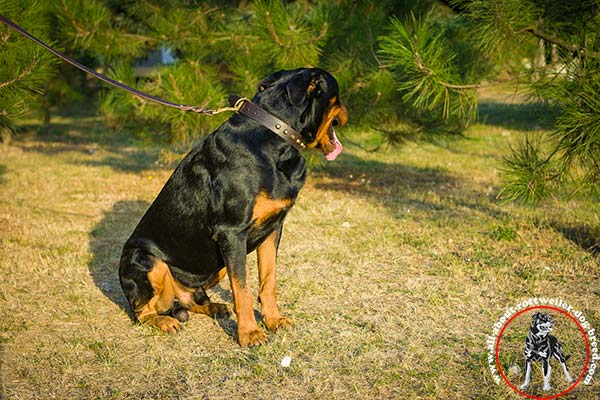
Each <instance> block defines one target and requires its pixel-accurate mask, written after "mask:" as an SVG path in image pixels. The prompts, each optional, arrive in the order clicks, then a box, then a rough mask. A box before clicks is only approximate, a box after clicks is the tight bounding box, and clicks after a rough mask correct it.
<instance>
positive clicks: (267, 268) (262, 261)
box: [256, 228, 293, 331]
mask: <svg viewBox="0 0 600 400" xmlns="http://www.w3.org/2000/svg"><path fill="white" fill-rule="evenodd" d="M280 234H281V228H279V229H276V230H275V231H273V232H272V233H271V234H270V235H269V236H268V237H267V238H266V239H265V241H264V242H262V243H261V245H260V246H258V249H257V250H256V253H257V256H258V257H257V258H258V278H259V282H260V290H259V293H258V299H259V301H260V305H261V309H262V314H263V316H264V318H265V319H264V322H265V325H266V326H267V328H269V329H270V330H272V331H276V330H277V329H280V328H290V327H291V326H292V325H293V323H292V321H291V320H289V319H288V318H285V317H283V316H282V315H281V313H280V312H279V308H278V307H277V301H276V296H275V264H276V261H277V247H278V245H279V238H280Z"/></svg>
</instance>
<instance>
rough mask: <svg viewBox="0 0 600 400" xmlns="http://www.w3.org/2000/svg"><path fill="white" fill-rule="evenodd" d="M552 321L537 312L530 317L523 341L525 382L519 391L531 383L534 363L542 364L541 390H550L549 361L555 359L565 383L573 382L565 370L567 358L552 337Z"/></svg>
mask: <svg viewBox="0 0 600 400" xmlns="http://www.w3.org/2000/svg"><path fill="white" fill-rule="evenodd" d="M553 325H554V320H553V319H552V318H551V317H550V315H548V314H546V313H542V312H537V313H535V314H533V317H531V328H530V329H529V333H528V334H527V339H526V340H525V348H524V350H523V353H524V354H525V380H524V381H523V384H522V385H521V389H527V387H528V386H529V383H530V382H531V367H532V364H533V362H534V361H541V362H542V372H543V374H544V387H543V390H546V391H547V390H550V389H551V387H550V373H551V371H552V367H551V366H550V360H551V359H552V357H555V358H556V359H557V360H558V361H559V362H560V365H561V366H562V369H563V372H564V374H565V379H566V380H567V382H569V383H570V382H573V378H571V374H569V370H568V369H567V360H568V359H569V356H565V355H564V354H563V351H562V346H561V344H560V342H559V341H558V339H557V338H556V337H554V336H552V335H550V332H551V331H552V326H553Z"/></svg>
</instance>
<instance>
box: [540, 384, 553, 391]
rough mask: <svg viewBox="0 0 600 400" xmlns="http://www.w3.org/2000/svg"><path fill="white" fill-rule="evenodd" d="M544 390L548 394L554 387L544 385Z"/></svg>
mask: <svg viewBox="0 0 600 400" xmlns="http://www.w3.org/2000/svg"><path fill="white" fill-rule="evenodd" d="M542 390H543V391H544V392H547V391H549V390H552V387H551V386H550V384H544V387H543V388H542Z"/></svg>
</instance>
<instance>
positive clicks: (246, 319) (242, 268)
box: [217, 232, 267, 346]
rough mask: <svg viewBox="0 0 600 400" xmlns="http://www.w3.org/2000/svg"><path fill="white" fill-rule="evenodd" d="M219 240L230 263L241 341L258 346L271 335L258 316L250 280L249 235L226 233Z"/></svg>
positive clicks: (227, 262)
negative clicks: (247, 251)
mask: <svg viewBox="0 0 600 400" xmlns="http://www.w3.org/2000/svg"><path fill="white" fill-rule="evenodd" d="M217 242H218V244H219V248H220V250H221V254H222V255H223V260H224V261H225V265H226V267H227V274H228V275H229V282H230V283H231V292H232V293H233V304H234V309H235V313H236V315H237V323H238V327H237V334H238V342H239V344H240V345H241V346H258V345H260V344H264V343H266V342H267V335H266V334H265V332H264V331H263V330H262V329H260V328H259V327H258V325H257V323H256V318H255V317H254V298H253V296H252V292H251V291H250V285H249V282H248V267H247V265H246V235H245V234H235V233H229V232H228V233H222V234H220V235H218V238H217Z"/></svg>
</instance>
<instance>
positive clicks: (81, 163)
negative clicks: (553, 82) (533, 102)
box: [0, 102, 600, 399]
mask: <svg viewBox="0 0 600 400" xmlns="http://www.w3.org/2000/svg"><path fill="white" fill-rule="evenodd" d="M494 104H495V103H493V102H490V103H488V105H487V106H486V107H487V108H486V110H485V115H486V116H487V117H486V118H482V121H481V122H480V123H479V124H477V125H474V126H473V127H472V128H471V129H470V130H469V131H468V132H467V134H466V136H465V138H463V139H459V140H456V141H453V142H450V143H446V144H445V145H443V146H439V145H438V146H435V145H433V144H414V143H409V144H407V145H405V146H403V147H402V148H401V149H399V150H387V151H383V152H378V153H375V154H371V153H366V152H364V151H362V150H360V149H357V148H353V147H352V146H347V147H346V151H345V153H344V154H343V155H342V156H341V157H340V158H339V159H338V161H336V162H334V163H327V164H325V165H323V166H321V167H318V168H315V169H313V170H312V172H311V176H310V179H309V181H308V183H307V185H306V186H305V188H304V189H303V191H302V192H301V194H300V198H299V201H298V203H297V205H296V207H295V208H294V209H293V210H292V212H291V213H290V215H289V217H288V220H287V223H286V227H285V233H284V237H283V240H282V244H281V248H280V257H279V264H278V296H279V304H280V307H281V309H282V310H283V311H284V312H285V313H286V314H287V315H288V316H290V317H291V318H292V319H293V320H294V321H295V323H296V326H295V328H294V329H293V330H291V331H287V332H280V333H277V334H272V335H270V342H269V344H267V345H265V346H261V347H258V348H251V349H245V348H240V347H239V346H238V345H237V344H236V343H235V341H234V338H233V332H234V331H235V320H234V319H231V320H211V319H209V318H207V317H203V316H198V315H193V316H192V318H191V319H190V321H189V322H187V323H186V324H185V329H184V330H183V331H181V332H180V333H178V334H177V335H175V336H168V335H165V334H161V333H159V332H157V331H156V330H154V329H151V328H149V327H146V326H140V325H134V324H132V323H131V321H130V318H129V315H128V312H127V310H126V307H124V304H125V303H124V297H123V295H122V293H121V291H120V287H119V284H118V278H117V275H116V270H117V263H118V259H119V256H120V251H121V247H122V245H123V243H124V241H125V240H126V238H127V237H128V235H129V234H130V233H131V231H132V229H133V227H134V226H135V224H136V223H137V221H138V220H139V218H140V217H141V215H142V214H143V212H144V210H145V209H146V207H147V206H148V205H149V204H150V202H151V201H152V200H153V199H154V197H155V196H156V194H157V193H158V191H159V190H160V188H161V187H162V185H163V184H164V182H165V181H166V179H167V178H168V177H169V174H170V172H171V170H172V168H171V167H162V166H160V165H157V164H156V163H155V160H156V159H157V154H158V153H159V151H158V150H157V149H155V148H152V147H148V146H145V147H144V146H142V147H140V146H139V145H134V144H132V143H131V142H130V141H127V140H123V139H122V138H113V137H111V136H110V134H109V133H108V131H106V129H105V128H104V127H103V125H102V122H101V121H100V120H99V119H98V118H95V117H89V116H87V117H86V116H79V115H78V116H75V117H74V116H72V115H66V116H61V117H58V118H55V120H54V121H53V123H54V126H55V131H54V132H53V133H50V134H44V135H37V134H35V126H31V127H30V129H29V130H28V132H25V133H24V134H23V135H21V136H20V137H19V138H17V139H16V140H14V141H13V142H12V143H11V144H10V145H3V146H2V147H1V148H0V246H1V247H0V271H1V272H2V278H1V279H0V398H3V399H41V398H44V399H51V398H58V399H68V398H91V399H126V398H130V399H187V398H190V399H231V398H256V399H262V398H264V399H284V398H300V399H314V398H326V399H348V398H351V399H365V398H378V399H381V398H385V399H388V398H390V399H391V398H394V399H400V398H411V399H412V398H418V399H446V398H448V399H459V398H460V399H519V398H522V397H521V396H519V395H517V394H516V393H514V392H513V391H512V390H511V389H509V388H508V386H506V385H504V384H501V385H496V384H494V382H493V381H492V377H491V374H490V373H489V372H488V367H487V351H486V343H485V341H486V337H487V335H489V334H490V333H491V330H492V325H493V324H494V322H495V321H496V320H497V319H498V318H499V316H500V315H502V313H503V312H504V310H505V309H506V308H507V307H509V306H511V305H514V304H516V303H518V302H519V301H521V300H523V299H526V298H528V297H532V296H554V297H560V298H562V299H564V300H566V301H569V302H571V303H573V304H574V305H576V306H577V307H578V308H579V309H581V310H582V311H583V312H584V314H585V316H586V317H587V318H588V320H589V321H590V322H591V323H592V325H593V326H595V327H596V328H600V312H599V311H598V305H599V303H600V289H599V288H598V278H599V276H600V263H599V259H598V255H597V252H596V251H595V249H597V248H598V242H597V241H596V240H595V239H594V237H597V236H593V235H592V233H593V232H598V227H599V226H600V215H599V213H598V204H597V203H596V204H594V203H592V202H590V201H588V200H586V199H585V198H572V199H558V198H557V199H552V200H550V201H549V202H547V203H545V204H543V205H542V206H541V207H540V208H538V209H528V208H519V207H516V206H513V205H510V204H506V205H503V204H500V203H499V202H498V201H497V200H496V195H497V193H498V192H499V187H500V186H499V185H500V181H499V172H498V171H499V169H500V167H501V159H502V156H503V155H504V154H505V153H506V152H507V151H508V147H509V144H511V143H514V142H515V141H516V140H518V138H519V137H520V136H522V135H523V133H524V132H525V131H526V130H534V129H535V130H539V129H547V128H546V127H544V126H543V125H542V127H540V126H538V125H537V124H535V123H534V122H532V121H530V117H529V116H528V115H526V114H527V113H522V114H519V115H521V117H520V118H521V119H520V120H518V121H516V122H515V121H512V122H510V123H509V124H507V125H502V124H499V123H498V120H499V119H500V118H499V117H498V116H497V115H496V114H495V112H494V109H495V108H494V107H495V106H494ZM511 107H513V106H511ZM514 107H517V106H514ZM507 109H508V108H507V107H505V106H502V107H500V106H499V108H498V109H497V110H498V113H506V112H507ZM200 118H201V117H200ZM354 136H355V137H359V138H360V137H361V136H362V135H361V134H360V133H355V134H354ZM357 140H358V139H357ZM292 238H298V239H297V240H295V241H294V240H292ZM249 262H250V263H251V265H254V264H255V257H254V256H250V257H249ZM254 275H256V274H254ZM256 287H257V282H256V279H254V282H253V288H254V292H256ZM209 294H210V295H211V297H213V299H215V300H218V301H219V300H220V301H226V302H231V295H230V292H229V288H228V283H227V282H226V280H225V281H224V282H222V284H221V285H219V286H217V287H216V288H215V289H214V290H212V291H211V293H209ZM559 322H560V324H559V327H560V328H559V327H557V330H556V332H557V335H559V337H565V340H566V341H567V344H566V345H565V346H567V345H568V346H569V347H571V348H570V349H569V348H567V353H569V352H570V353H573V354H574V355H573V357H575V358H573V360H574V363H575V364H573V367H572V368H574V369H576V368H577V365H579V364H581V360H580V353H577V351H578V349H576V348H575V347H576V346H575V345H573V346H571V343H576V341H575V342H573V341H571V339H569V338H568V337H567V336H568V334H567V333H563V334H562V335H563V336H560V335H561V333H560V332H565V329H566V325H567V323H568V321H567V322H565V321H563V320H560V321H559ZM520 324H521V325H522V327H523V329H524V328H525V327H526V325H527V324H526V322H520ZM521 325H515V326H521ZM511 329H512V330H510V331H509V330H507V333H506V336H505V337H504V339H503V343H505V346H508V347H507V348H511V349H513V350H511V351H513V353H514V354H515V355H514V356H512V357H513V358H512V359H511V358H510V357H508V356H507V357H508V358H506V357H504V358H502V362H503V363H504V364H505V365H506V366H507V367H510V366H511V365H519V366H520V367H521V369H522V365H521V364H522V355H521V354H520V353H518V352H519V351H520V349H519V346H520V344H519V341H521V340H522V339H523V337H524V336H523V335H525V334H526V331H523V329H520V330H516V328H511ZM519 335H520V336H519ZM569 337H570V336H569ZM514 338H516V339H514ZM579 350H580V349H579ZM507 354H508V353H507ZM511 354H512V353H511ZM285 356H290V357H291V358H292V362H291V365H290V367H289V368H283V367H281V366H280V362H281V360H282V359H283V358H284V357H285ZM577 363H579V364H577ZM538 369H539V368H538ZM511 371H512V372H515V371H517V372H515V373H517V375H518V374H519V372H518V370H516V369H514V368H513V369H512V370H511ZM521 374H522V371H521ZM574 375H575V374H574ZM511 379H515V382H518V381H519V380H520V379H522V375H520V376H511ZM560 379H562V376H561V371H560V367H559V366H558V364H554V375H553V384H554V386H555V387H557V388H562V387H563V386H564V385H562V384H561V383H560ZM561 385H562V386H561ZM532 390H533V392H534V393H537V395H544V393H542V392H541V376H540V374H539V371H538V370H534V374H533V378H532ZM599 395H600V378H598V377H596V379H595V380H594V382H593V384H592V385H591V386H584V385H583V384H580V385H579V386H578V387H577V388H576V389H575V391H574V392H572V394H571V395H570V397H568V396H567V398H577V399H596V398H598V396H599Z"/></svg>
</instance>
